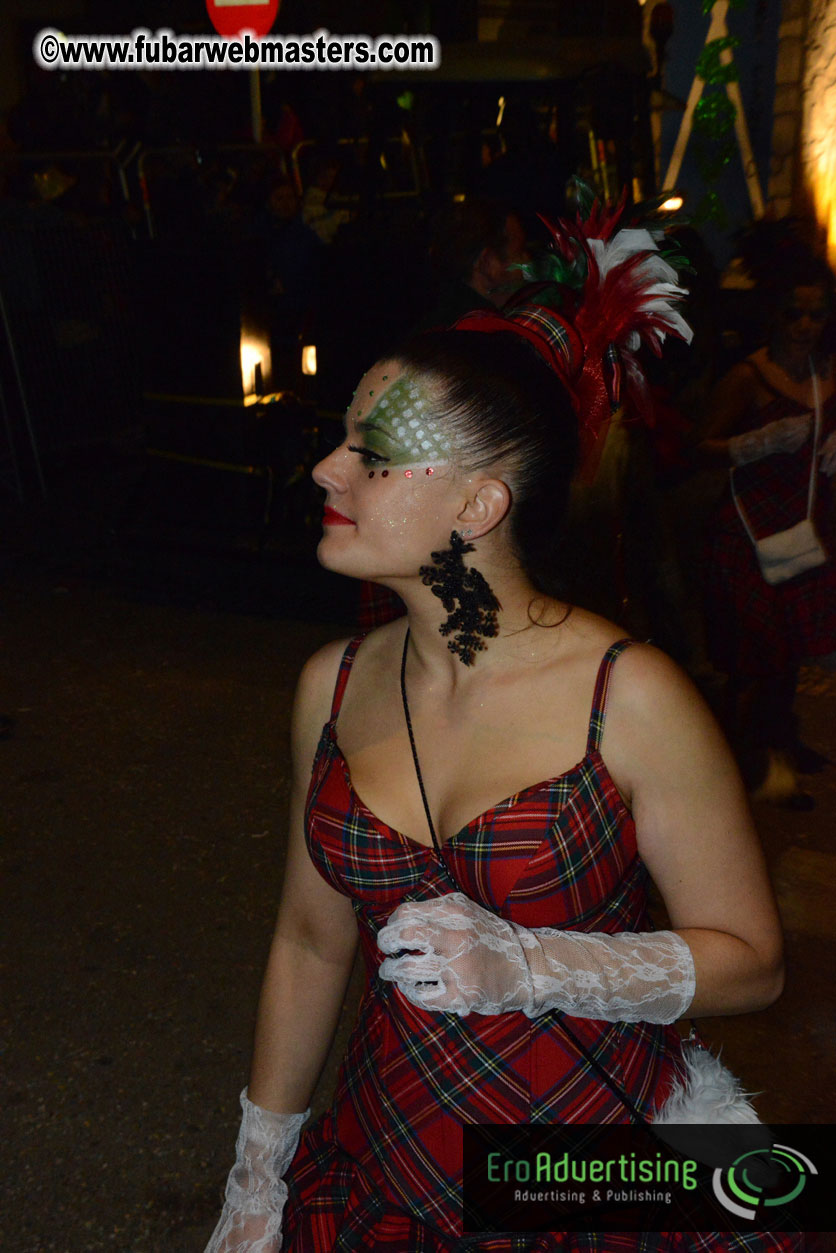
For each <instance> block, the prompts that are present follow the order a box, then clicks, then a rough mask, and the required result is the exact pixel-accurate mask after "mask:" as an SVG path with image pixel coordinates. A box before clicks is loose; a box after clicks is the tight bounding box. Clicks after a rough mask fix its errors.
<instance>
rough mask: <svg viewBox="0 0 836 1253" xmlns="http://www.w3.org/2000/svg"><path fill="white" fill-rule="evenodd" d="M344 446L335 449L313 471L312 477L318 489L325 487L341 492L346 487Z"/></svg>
mask: <svg viewBox="0 0 836 1253" xmlns="http://www.w3.org/2000/svg"><path fill="white" fill-rule="evenodd" d="M342 451H343V450H342V445H341V446H340V447H339V448H334V449H333V450H332V451H331V452H329V453H328V455H327V456H326V457H323V458H322V460H321V461H318V462H317V463H316V465H315V466H314V468H313V470H312V471H311V477H312V479H313V481H314V483H316V485H317V487H324V488H325V490H326V491H327V490H329V489H330V490H332V491H340V490H341V489H342V488H343V487H344V486H345V474H344V472H343V465H344V462H343V458H342V456H341V454H342Z"/></svg>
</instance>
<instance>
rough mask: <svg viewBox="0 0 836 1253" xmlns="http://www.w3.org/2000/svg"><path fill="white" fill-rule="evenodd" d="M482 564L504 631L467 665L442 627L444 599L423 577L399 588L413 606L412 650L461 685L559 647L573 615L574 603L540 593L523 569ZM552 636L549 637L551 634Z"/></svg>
mask: <svg viewBox="0 0 836 1253" xmlns="http://www.w3.org/2000/svg"><path fill="white" fill-rule="evenodd" d="M477 568H481V569H482V573H483V574H484V577H485V579H486V580H487V582H488V585H489V586H490V589H491V591H492V592H493V594H494V595H495V596H496V598H497V600H498V601H499V604H500V609H499V610H498V611H497V619H496V620H497V627H498V634H497V635H496V636H490V637H485V639H484V644H485V647H484V650H482V651H481V652H477V653H476V654H475V656H474V658H473V662H472V664H471V665H465V664H464V662H463V661H462V660H461V658H460V657H459V656H457V655H456V654H455V653H454V652H453V651H452V650H451V649H450V648H449V647H448V643H450V642H451V641H453V640H454V636H455V633H453V635H447V636H445V635H442V634H441V631H440V628H441V626H442V624H443V623H444V621H445V620H446V617H447V613H446V611H445V609H444V607H443V605H442V604H441V601H440V599H439V598H438V597H437V596H435V595H434V594H433V592H432V591H431V589H430V588H429V587H427V586H425V585H424V584H423V583H422V582H421V581H420V579H414V580H412V579H411V580H409V581H408V583H407V582H406V581H404V583H405V584H406V585H400V586H397V587H394V585H393V590H394V591H396V592H397V593H398V595H399V596H400V597H401V599H402V600H403V601H404V603H405V604H406V607H407V619H408V625H409V631H410V655H412V656H414V657H415V658H417V661H418V664H419V665H420V666H421V667H422V668H423V669H424V670H425V671H428V672H430V673H431V674H433V675H434V676H436V677H437V678H438V679H439V680H440V681H442V682H443V683H446V684H448V685H450V686H451V687H458V686H460V685H461V684H462V683H463V682H464V683H467V682H469V681H471V680H474V681H479V680H480V678H485V677H487V675H488V674H498V673H500V672H501V671H503V670H507V669H509V668H514V667H515V666H517V665H519V664H520V663H522V662H526V661H531V660H533V659H535V658H536V657H539V656H540V655H541V652H542V650H543V649H544V648H546V649H552V648H553V647H554V637H555V634H556V632H555V630H543V629H541V628H542V627H557V626H558V625H559V624H560V623H561V622H562V621H563V620H564V619H565V618H566V615H567V611H568V607H567V606H566V605H564V604H561V603H559V602H557V601H555V600H552V599H551V598H550V597H546V596H544V595H543V594H542V593H541V592H538V591H537V589H536V588H535V587H533V585H532V584H531V582H530V581H529V580H528V578H527V577H526V576H525V575H524V574H523V572H522V571H520V570H519V569H516V570H513V571H506V572H504V573H503V572H498V571H496V570H493V571H488V570H487V569H486V568H485V567H484V566H481V567H480V566H477ZM547 637H548V638H547Z"/></svg>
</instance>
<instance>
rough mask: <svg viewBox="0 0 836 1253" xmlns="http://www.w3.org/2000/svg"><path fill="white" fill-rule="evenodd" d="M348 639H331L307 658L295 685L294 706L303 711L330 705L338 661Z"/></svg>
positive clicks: (327, 707) (346, 645) (311, 710)
mask: <svg viewBox="0 0 836 1253" xmlns="http://www.w3.org/2000/svg"><path fill="white" fill-rule="evenodd" d="M349 643H350V640H349V639H339V640H331V642H330V643H329V644H324V645H323V646H322V648H319V649H317V651H316V652H315V653H314V654H313V655H312V656H311V657H309V658H308V660H307V661H306V662H305V664H304V666H303V667H302V670H301V672H300V674H299V680H298V683H297V685H296V707H297V708H298V709H299V710H302V711H305V712H311V713H313V712H315V711H316V710H318V709H322V708H324V709H325V716H326V717H327V716H328V710H329V709H330V707H331V698H332V696H333V693H334V687H335V685H336V682H337V675H338V674H339V670H340V662H341V661H342V657H343V653H344V652H345V650H346V648H347V647H348V644H349Z"/></svg>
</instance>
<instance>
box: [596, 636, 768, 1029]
mask: <svg viewBox="0 0 836 1253" xmlns="http://www.w3.org/2000/svg"><path fill="white" fill-rule="evenodd" d="M602 752H603V754H604V758H605V760H606V762H607V766H608V768H609V770H610V773H611V774H612V776H613V779H614V780H615V781H616V783H617V784H618V786H619V787H620V788H621V789H622V791H623V793H624V794H625V798H626V799H628V802H629V803H630V806H631V809H632V812H633V816H634V818H635V822H636V834H637V839H638V847H639V852H640V854H641V856H642V859H643V860H644V862H645V864H646V866H647V868H648V870H649V872H650V874H651V876H652V878H653V880H654V882H655V883H656V885H657V887H658V888H659V891H660V892H661V894H662V898H663V900H664V903H665V907H666V909H667V911H668V915H669V918H670V925H671V927H672V928H673V929H674V930H675V931H676V932H677V934H678V935H679V936H680V937H681V938H682V939H683V940H685V942H686V943H687V944H688V947H689V948H690V950H691V953H692V955H693V958H694V966H695V972H696V994H695V996H694V1000H693V1002H692V1004H691V1006H690V1008H689V1013H693V1014H695V1015H699V1014H736V1013H744V1012H747V1011H750V1010H755V1009H762V1008H763V1007H764V1006H766V1005H769V1004H771V1003H772V1002H773V1001H774V1000H776V999H777V997H778V996H779V995H780V993H781V990H782V987H783V957H782V939H781V928H780V921H779V917H778V911H777V907H776V904H775V898H774V896H773V893H772V888H771V885H770V882H769V877H768V874H767V871H766V866H765V863H764V858H763V852H762V850H761V847H760V842H759V840H758V837H757V834H756V832H755V829H754V824H753V821H752V815H751V812H750V809H749V805H748V802H747V799H746V793H745V790H744V787H743V784H742V782H741V779H740V775H739V773H738V770H737V767H736V765H735V763H734V760H733V758H732V755H731V751H730V749H729V747H728V745H727V743H726V741H725V739H724V738H723V735H722V734H721V732H720V730H719V728H718V726H717V724H716V722H715V721H714V718H713V717H712V715H711V713H710V712H709V710H708V708H707V707H706V705H705V703H704V701H703V699H702V697H701V696H700V695H699V693H698V692H697V691H696V689H695V688H694V687H693V685H692V684H691V683H690V681H689V680H688V679H687V678H686V676H685V675H684V674H683V673H682V672H681V671H680V669H679V668H678V666H676V665H674V663H673V662H672V661H670V660H669V659H668V658H667V657H665V655H664V654H663V653H660V652H658V651H657V650H656V649H654V648H651V647H649V646H646V645H634V646H633V647H631V648H629V649H627V650H626V651H625V653H624V654H623V655H622V656H621V657H620V658H619V660H618V662H617V664H616V665H615V667H614V669H613V675H612V682H611V688H610V700H609V708H608V712H607V722H606V727H605V732H604V740H603V745H602Z"/></svg>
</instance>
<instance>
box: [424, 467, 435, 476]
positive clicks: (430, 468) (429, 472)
mask: <svg viewBox="0 0 836 1253" xmlns="http://www.w3.org/2000/svg"><path fill="white" fill-rule="evenodd" d="M424 473H425V474H434V473H435V471H434V470H433V468H432V466H427V468H426V470H425V471H424Z"/></svg>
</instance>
